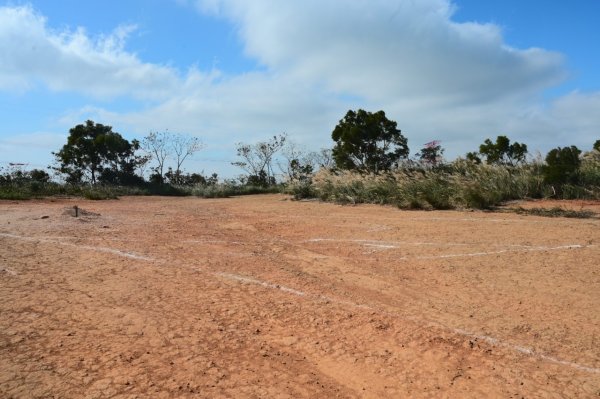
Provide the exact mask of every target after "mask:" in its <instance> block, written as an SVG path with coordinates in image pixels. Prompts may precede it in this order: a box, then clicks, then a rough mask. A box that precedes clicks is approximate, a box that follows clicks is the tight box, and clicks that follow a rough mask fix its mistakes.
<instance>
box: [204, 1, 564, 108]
mask: <svg viewBox="0 0 600 399" xmlns="http://www.w3.org/2000/svg"><path fill="white" fill-rule="evenodd" d="M199 5H200V9H201V10H204V11H211V12H213V13H216V14H218V15H226V16H228V17H229V18H231V19H232V20H233V21H234V22H235V24H236V25H238V26H239V33H240V35H241V37H242V39H243V40H244V42H245V48H246V51H247V53H248V54H249V55H251V56H253V57H256V58H257V59H258V60H260V61H261V62H262V63H263V64H264V65H266V66H267V67H269V68H270V69H271V70H273V71H278V72H280V73H281V72H285V73H288V74H292V75H293V76H296V77H298V78H300V79H309V80H310V81H313V82H317V83H321V84H323V85H325V86H326V87H327V88H329V89H332V90H335V91H337V92H340V93H351V94H354V95H360V96H363V97H365V98H366V99H368V100H372V101H385V100H394V99H396V98H398V97H405V98H411V99H416V100H417V101H421V100H423V99H435V101H437V102H439V101H441V100H445V101H448V102H453V103H456V102H459V103H463V102H467V103H475V102H477V103H479V102H482V101H494V100H496V99H498V98H501V97H504V96H511V97H514V96H515V95H526V94H530V93H532V92H535V91H537V90H539V89H541V88H544V87H547V86H548V85H551V84H555V83H557V82H559V81H560V80H561V79H563V78H564V69H563V59H562V56H561V55H560V54H557V53H552V52H549V51H545V50H541V49H527V50H517V49H514V48H510V47H509V46H507V45H506V44H505V43H504V42H503V39H502V34H501V31H500V29H499V28H498V27H497V26H496V25H493V24H477V23H455V22H453V21H452V20H451V17H452V13H453V6H452V4H451V3H449V2H448V1H447V0H419V1H414V0H403V1H393V2H392V1H389V0H368V1H367V0H353V1H345V2H344V1H339V0H305V1H302V2H298V1H277V2H274V1H268V0H254V1H245V0H220V1H218V0H210V1H206V0H200V1H199Z"/></svg>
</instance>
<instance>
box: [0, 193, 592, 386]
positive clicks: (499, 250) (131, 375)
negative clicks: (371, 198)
mask: <svg viewBox="0 0 600 399" xmlns="http://www.w3.org/2000/svg"><path fill="white" fill-rule="evenodd" d="M73 205H78V206H79V207H80V209H81V210H82V212H81V213H82V214H81V215H80V216H79V217H77V218H75V217H73V216H71V215H69V213H70V212H69V209H70V208H71V207H72V206H73ZM563 205H564V204H561V206H563ZM534 206H535V207H539V206H540V205H539V204H534ZM543 206H546V207H548V206H549V207H553V206H556V203H548V202H546V203H543ZM564 206H567V205H564ZM568 206H570V207H573V206H574V207H575V208H574V209H580V205H573V204H571V205H568ZM581 206H582V207H586V208H590V209H596V210H597V209H599V207H598V204H597V203H590V204H587V205H585V204H584V205H581ZM599 227H600V220H598V219H566V218H542V217H535V216H525V215H516V214H511V213H484V212H454V211H444V212H441V211H439V212H438V211H436V212H417V211H400V210H397V209H393V208H389V207H379V206H338V205H333V204H324V203H318V202H294V201H290V200H288V199H287V198H286V197H284V196H279V195H271V196H252V197H243V198H231V199H218V200H206V199H197V198H162V197H151V198H143V197H136V198H123V199H120V200H114V201H100V202H91V201H85V200H81V199H77V200H75V199H65V200H44V201H26V202H10V201H4V202H0V397H2V398H82V397H85V398H108V397H117V398H149V397H152V398H177V397H206V398H213V397H229V398H300V397H305V398H317V397H319V398H333V397H340V398H354V397H356V398H358V397H365V398H400V397H411V398H421V397H435V398H444V397H447V398H467V397H472V398H482V397H503V398H512V397H518V398H521V397H526V398H528V397H543V398H546V397H547V398H564V397H570V398H585V397H598V395H600V311H599V309H598V304H599V303H600V289H599V288H600V262H599V261H600V255H599V244H600V233H599V231H600V230H599Z"/></svg>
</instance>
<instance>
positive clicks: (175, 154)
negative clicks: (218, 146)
mask: <svg viewBox="0 0 600 399" xmlns="http://www.w3.org/2000/svg"><path fill="white" fill-rule="evenodd" d="M142 147H143V148H144V150H145V151H146V152H148V153H149V154H150V156H151V158H152V159H154V160H155V161H156V166H155V167H154V168H152V170H153V171H154V174H153V175H152V176H151V177H150V180H151V181H153V182H155V183H164V181H165V178H166V173H165V164H166V162H167V159H169V158H172V159H174V160H175V161H176V168H175V171H173V170H172V168H170V171H168V172H167V173H169V176H170V179H169V180H170V182H171V183H173V184H182V183H183V181H182V179H183V177H182V176H183V172H182V170H181V166H182V165H183V162H184V161H185V160H186V159H187V158H188V157H190V156H192V155H194V153H196V152H198V151H200V150H201V149H203V148H204V144H203V143H202V141H201V140H200V138H198V137H194V136H186V135H183V134H178V133H170V132H169V131H165V132H160V133H159V132H150V134H149V135H148V136H146V137H144V139H143V141H142ZM180 180H181V181H180Z"/></svg>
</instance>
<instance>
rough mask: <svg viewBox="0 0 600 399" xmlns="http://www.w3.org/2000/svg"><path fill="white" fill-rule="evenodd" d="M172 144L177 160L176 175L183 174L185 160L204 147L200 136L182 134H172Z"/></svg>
mask: <svg viewBox="0 0 600 399" xmlns="http://www.w3.org/2000/svg"><path fill="white" fill-rule="evenodd" d="M171 146H172V148H173V152H174V153H175V157H176V161H177V169H175V174H176V176H181V173H182V172H181V165H182V164H183V161H185V160H186V158H187V157H189V156H191V155H193V154H194V153H196V152H198V151H200V150H201V149H203V148H204V144H203V143H202V141H201V140H200V138H198V137H193V136H184V135H181V134H179V135H174V136H172V139H171ZM179 183H180V182H179Z"/></svg>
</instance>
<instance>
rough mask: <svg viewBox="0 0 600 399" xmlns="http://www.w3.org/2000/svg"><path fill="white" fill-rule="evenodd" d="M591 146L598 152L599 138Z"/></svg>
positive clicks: (599, 149)
mask: <svg viewBox="0 0 600 399" xmlns="http://www.w3.org/2000/svg"><path fill="white" fill-rule="evenodd" d="M593 148H594V150H596V151H598V152H600V140H596V142H595V143H594V147H593Z"/></svg>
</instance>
